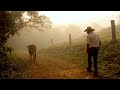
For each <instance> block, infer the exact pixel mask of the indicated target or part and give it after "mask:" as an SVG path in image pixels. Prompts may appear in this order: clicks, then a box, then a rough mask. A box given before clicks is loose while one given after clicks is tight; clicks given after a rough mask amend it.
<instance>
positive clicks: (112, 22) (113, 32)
mask: <svg viewBox="0 0 120 90" xmlns="http://www.w3.org/2000/svg"><path fill="white" fill-rule="evenodd" d="M111 29H112V42H115V41H116V32H115V21H114V20H111Z"/></svg>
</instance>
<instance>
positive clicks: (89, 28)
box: [84, 26, 95, 34]
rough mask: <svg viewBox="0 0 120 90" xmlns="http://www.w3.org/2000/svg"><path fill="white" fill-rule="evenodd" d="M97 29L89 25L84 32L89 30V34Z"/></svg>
mask: <svg viewBox="0 0 120 90" xmlns="http://www.w3.org/2000/svg"><path fill="white" fill-rule="evenodd" d="M93 31H95V30H94V29H92V28H91V27H90V26H89V27H87V29H85V30H84V32H87V34H90V33H91V32H93Z"/></svg>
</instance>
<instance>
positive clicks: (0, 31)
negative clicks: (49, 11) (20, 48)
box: [0, 11, 52, 49]
mask: <svg viewBox="0 0 120 90" xmlns="http://www.w3.org/2000/svg"><path fill="white" fill-rule="evenodd" d="M51 26H52V23H51V22H50V20H49V18H48V17H46V16H45V15H39V11H0V49H1V48H2V47H4V45H5V43H6V42H7V40H8V39H9V38H10V37H12V36H14V35H15V34H18V33H19V31H20V30H21V29H22V28H24V27H30V28H35V29H38V30H40V31H42V30H43V29H44V28H46V29H49V28H51Z"/></svg>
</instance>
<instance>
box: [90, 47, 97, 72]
mask: <svg viewBox="0 0 120 90" xmlns="http://www.w3.org/2000/svg"><path fill="white" fill-rule="evenodd" d="M98 49H99V48H98V47H91V48H89V49H88V70H89V71H91V68H92V62H91V58H92V57H93V62H94V73H95V74H97V56H98Z"/></svg>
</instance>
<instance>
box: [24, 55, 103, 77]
mask: <svg viewBox="0 0 120 90" xmlns="http://www.w3.org/2000/svg"><path fill="white" fill-rule="evenodd" d="M23 58H24V59H25V60H28V62H31V65H30V66H29V68H28V70H27V79H103V78H102V77H94V76H93V74H92V73H88V72H86V71H85V70H83V68H81V67H80V66H77V65H76V64H70V63H67V62H65V61H64V60H58V59H54V58H51V57H48V56H44V55H39V54H37V59H36V61H35V62H34V61H30V60H29V55H28V54H24V57H23Z"/></svg>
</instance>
